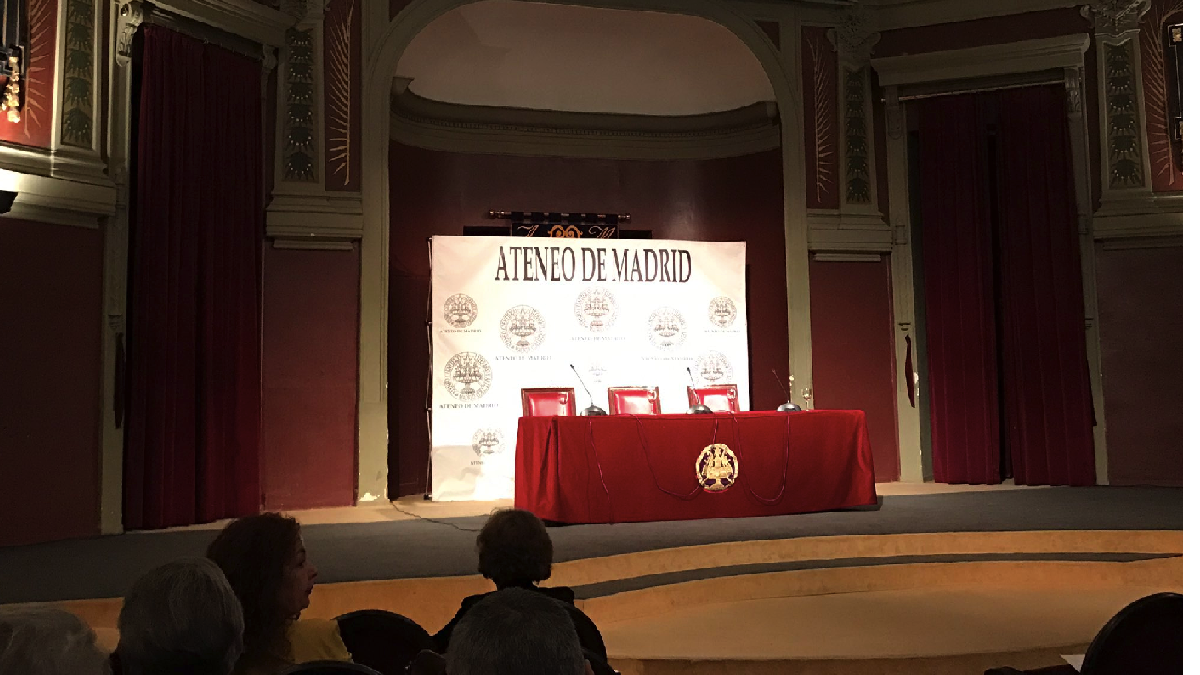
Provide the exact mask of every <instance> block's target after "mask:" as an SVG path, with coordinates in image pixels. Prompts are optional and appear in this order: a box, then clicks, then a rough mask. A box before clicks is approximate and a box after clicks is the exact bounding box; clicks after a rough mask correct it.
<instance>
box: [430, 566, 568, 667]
mask: <svg viewBox="0 0 1200 675" xmlns="http://www.w3.org/2000/svg"><path fill="white" fill-rule="evenodd" d="M446 671H447V673H449V675H506V674H507V673H522V675H582V674H583V673H585V672H587V671H586V666H585V661H584V658H583V648H582V647H580V646H579V636H578V635H577V634H576V633H575V625H574V624H573V623H571V617H570V615H569V614H567V609H566V607H564V606H563V604H562V603H561V602H559V601H558V600H555V599H553V598H550V597H547V596H545V595H542V594H540V593H537V592H536V591H529V590H524V589H520V588H508V589H505V590H501V591H496V592H494V593H489V594H488V596H487V597H486V598H484V599H482V600H480V601H479V602H478V603H476V604H475V606H474V607H472V608H471V609H470V610H468V611H467V613H466V615H465V616H463V618H462V620H460V621H459V622H458V625H457V626H455V628H454V634H453V635H451V636H450V649H449V650H447V652H446Z"/></svg>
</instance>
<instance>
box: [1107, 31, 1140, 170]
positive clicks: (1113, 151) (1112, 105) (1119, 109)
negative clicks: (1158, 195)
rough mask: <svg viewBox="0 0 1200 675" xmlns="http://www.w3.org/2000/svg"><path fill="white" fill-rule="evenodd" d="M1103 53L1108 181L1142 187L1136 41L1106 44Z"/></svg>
mask: <svg viewBox="0 0 1200 675" xmlns="http://www.w3.org/2000/svg"><path fill="white" fill-rule="evenodd" d="M1102 53H1103V55H1104V64H1103V68H1104V74H1105V78H1104V81H1105V95H1106V96H1105V124H1106V125H1107V127H1108V165H1109V175H1108V185H1109V187H1110V188H1113V189H1124V188H1139V187H1142V185H1143V184H1144V178H1143V176H1144V170H1143V167H1142V147H1141V145H1142V134H1141V124H1140V117H1141V116H1140V115H1139V114H1138V107H1139V106H1138V95H1137V74H1136V72H1135V71H1134V54H1133V44H1132V43H1130V42H1123V43H1121V44H1106V45H1104V46H1103V49H1102Z"/></svg>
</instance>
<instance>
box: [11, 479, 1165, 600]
mask: <svg viewBox="0 0 1200 675" xmlns="http://www.w3.org/2000/svg"><path fill="white" fill-rule="evenodd" d="M879 492H880V494H881V497H882V499H881V505H880V507H879V508H877V509H875V510H856V511H839V512H826V513H811V514H801V515H791V516H774V517H768V518H742V519H733V520H697V521H675V522H662V523H623V524H616V525H573V526H566V527H556V528H552V529H551V536H552V537H553V539H554V546H555V559H556V561H559V562H562V561H571V560H582V559H595V558H600V557H604V556H614V555H619V554H628V553H637V552H643V551H659V550H666V549H676V548H678V547H688V546H698V545H705V544H717V543H722V542H745V541H759V540H767V541H770V540H788V539H795V538H804V537H838V536H855V535H860V536H866V535H891V534H907V533H955V532H1022V531H1047V530H1048V531H1058V530H1182V529H1183V493H1182V490H1181V489H1178V488H1120V487H1094V488H1018V487H1011V486H992V487H969V486H944V485H912V484H903V483H895V484H887V485H880V486H879ZM503 505H505V504H503V503H499V502H497V503H480V502H469V503H440V504H433V503H428V502H423V501H421V500H419V499H417V500H402V501H399V502H397V503H395V504H387V505H380V506H365V507H353V508H347V509H336V510H320V511H310V512H299V513H297V514H295V515H297V516H298V517H299V519H300V520H301V522H302V523H303V524H304V526H305V527H304V537H305V543H306V546H307V548H308V551H309V555H310V557H311V559H312V560H313V561H314V562H315V563H316V564H317V566H318V568H319V570H320V578H319V579H318V581H319V583H322V584H328V583H333V582H349V581H367V580H390V579H414V578H429V577H447V576H469V575H473V574H475V570H476V563H477V561H476V555H475V535H476V532H477V531H478V529H479V528H480V527H481V526H482V524H483V522H484V520H485V519H486V515H487V513H489V512H490V511H491V510H492V509H494V508H496V507H497V506H503ZM220 525H221V524H219V523H218V524H214V525H209V526H197V527H191V528H182V529H177V530H171V531H161V532H138V533H129V534H124V535H119V536H109V537H97V538H93V539H86V540H73V541H64V542H53V543H48V544H38V545H32V546H23V547H10V548H0V570H3V571H4V572H3V576H4V579H5V583H3V584H0V603H11V602H30V601H53V600H71V599H84V598H111V597H119V596H121V595H123V594H124V592H125V590H126V589H127V588H128V587H129V585H130V584H131V583H132V581H133V580H134V579H136V578H137V577H138V576H139V575H141V574H142V573H144V572H145V571H146V570H148V569H150V568H152V567H154V566H155V565H158V564H161V563H163V562H165V561H168V560H172V559H174V558H178V557H181V556H195V555H203V553H204V549H205V547H206V546H207V544H208V542H209V541H211V539H212V537H213V535H214V532H213V530H214V529H215V528H217V527H220ZM1162 555H1165V554H1153V553H1151V554H1146V553H1122V552H1106V551H1104V550H1092V549H1088V550H1086V551H1084V552H1080V551H1062V552H1046V551H1041V552H1036V553H1021V554H1011V555H1010V554H1006V553H1004V552H999V551H990V552H986V553H974V554H969V555H961V554H954V555H932V556H930V555H922V556H912V555H898V556H894V557H888V556H879V555H872V556H870V559H869V560H868V559H866V558H863V559H858V558H856V557H855V556H854V555H841V556H838V559H836V560H833V559H830V560H815V561H814V560H804V561H797V560H789V561H782V562H774V561H769V560H764V561H758V562H755V563H754V564H749V565H741V564H739V565H730V566H722V567H709V568H704V569H693V570H684V571H673V572H671V573H670V574H663V575H646V574H639V575H637V576H628V577H626V578H614V579H613V580H610V581H603V582H597V583H593V584H590V585H587V586H586V587H581V588H578V589H577V590H579V591H580V597H581V598H588V597H598V596H603V595H607V594H611V593H618V592H623V591H626V590H631V589H636V588H644V587H646V586H647V584H649V585H658V584H664V583H677V582H679V581H685V580H689V579H696V578H711V577H713V576H720V575H730V574H747V573H757V572H773V571H781V570H796V569H811V568H813V567H814V566H822V567H827V568H828V567H843V566H854V565H863V564H869V565H879V564H910V563H921V562H967V561H986V560H993V561H994V560H1007V561H1014V560H1062V561H1089V560H1090V561H1097V562H1099V561H1114V562H1115V561H1127V560H1144V559H1148V558H1152V557H1162ZM781 566H782V567H781ZM700 567H703V566H700ZM681 575H682V576H681ZM698 575H699V576H698Z"/></svg>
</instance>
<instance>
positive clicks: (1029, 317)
mask: <svg viewBox="0 0 1200 675" xmlns="http://www.w3.org/2000/svg"><path fill="white" fill-rule="evenodd" d="M998 99H999V113H1000V114H999V128H998V134H997V153H996V172H997V177H996V180H997V184H998V190H999V194H1000V200H999V204H998V209H997V214H998V222H997V225H996V226H997V228H998V230H999V242H1000V246H999V257H998V264H999V268H1000V275H999V278H1000V293H999V298H1000V302H1001V308H1000V317H1001V319H1000V324H1001V325H1000V334H1001V342H1002V349H1003V351H1004V359H1003V365H1002V367H1003V369H1004V373H1003V375H1004V377H1003V381H1004V391H1003V392H1002V395H1003V396H1004V417H1005V419H1004V424H1005V439H1006V442H1007V444H1008V449H1009V452H1010V455H1011V457H1012V466H1013V478H1014V481H1015V482H1016V483H1018V484H1024V485H1094V484H1095V482H1096V473H1095V450H1094V444H1093V439H1092V398H1091V387H1090V375H1089V371H1088V363H1087V346H1086V337H1085V332H1084V303H1083V272H1082V267H1081V265H1082V263H1081V262H1080V257H1079V253H1080V251H1079V235H1078V233H1077V231H1076V227H1077V226H1076V222H1077V220H1076V208H1075V197H1074V183H1073V180H1072V171H1071V151H1070V142H1069V135H1068V131H1067V108H1066V93H1065V92H1064V91H1063V89H1062V87H1058V86H1047V87H1026V88H1020V89H1011V90H1008V91H1004V92H1001V93H1000V94H998Z"/></svg>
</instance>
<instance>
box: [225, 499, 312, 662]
mask: <svg viewBox="0 0 1200 675" xmlns="http://www.w3.org/2000/svg"><path fill="white" fill-rule="evenodd" d="M208 558H209V559H210V560H212V561H213V562H215V563H217V566H219V567H220V568H221V571H223V572H224V573H225V577H226V578H227V579H228V580H229V585H230V586H231V587H233V592H234V594H236V595H237V597H238V600H239V601H240V602H241V603H242V612H243V615H244V617H245V624H246V629H245V630H246V632H245V647H246V657H248V658H251V659H256V658H258V657H261V656H262V655H264V654H267V653H271V652H274V651H276V650H278V649H280V648H285V645H286V635H287V627H288V624H290V623H291V622H292V621H293V620H295V619H296V618H297V617H298V616H299V615H300V612H301V611H302V610H304V608H305V607H308V596H309V594H310V593H311V592H312V588H313V582H314V581H315V580H316V577H317V570H316V568H314V567H313V566H312V564H311V563H310V562H309V561H308V555H307V552H306V551H305V550H304V541H303V540H302V539H301V537H300V525H299V523H297V522H296V521H295V519H293V518H288V517H286V516H282V515H280V514H278V513H264V514H261V515H257V516H250V517H248V518H239V519H238V520H235V521H233V522H232V523H230V524H229V525H226V526H225V529H224V530H221V533H220V534H219V535H217V538H216V539H214V540H213V542H212V543H211V544H209V546H208Z"/></svg>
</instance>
